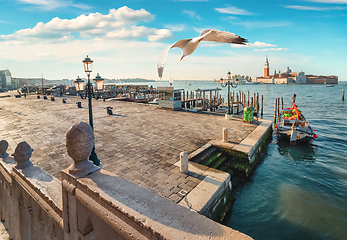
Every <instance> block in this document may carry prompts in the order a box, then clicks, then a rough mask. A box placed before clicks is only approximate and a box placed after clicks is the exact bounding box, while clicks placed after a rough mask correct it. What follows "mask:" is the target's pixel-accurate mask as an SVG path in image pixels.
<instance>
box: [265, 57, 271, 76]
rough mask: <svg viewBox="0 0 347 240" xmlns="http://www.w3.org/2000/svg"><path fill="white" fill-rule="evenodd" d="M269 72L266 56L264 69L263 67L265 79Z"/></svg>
mask: <svg viewBox="0 0 347 240" xmlns="http://www.w3.org/2000/svg"><path fill="white" fill-rule="evenodd" d="M269 72H270V68H269V61H268V59H267V56H266V61H265V67H264V77H265V78H268V77H269Z"/></svg>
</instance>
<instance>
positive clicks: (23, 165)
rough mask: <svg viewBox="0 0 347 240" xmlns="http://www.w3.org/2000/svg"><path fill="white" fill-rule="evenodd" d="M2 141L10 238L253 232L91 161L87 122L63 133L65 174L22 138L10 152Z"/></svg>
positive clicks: (1, 199) (0, 177) (0, 196)
mask: <svg viewBox="0 0 347 240" xmlns="http://www.w3.org/2000/svg"><path fill="white" fill-rule="evenodd" d="M6 144H7V142H6V141H0V217H1V220H2V221H5V227H6V229H8V232H9V235H10V238H11V239H14V240H17V239H66V240H70V239H71V240H75V239H81V240H83V239H85V240H87V239H106V240H107V239H250V238H249V237H248V236H246V235H244V234H242V233H240V232H238V231H235V230H233V229H231V228H228V227H225V226H223V225H220V224H218V223H216V222H214V221H212V220H210V219H209V218H207V217H205V216H202V215H200V214H198V213H197V212H195V211H191V210H189V209H188V208H186V207H183V206H180V205H178V204H176V203H174V202H171V201H170V200H168V199H166V198H164V197H161V196H159V195H157V194H155V193H153V192H151V191H149V190H147V189H144V188H141V187H139V186H137V185H135V184H134V183H132V182H129V181H127V180H125V179H123V178H121V177H119V176H116V175H114V174H112V173H110V172H107V171H105V170H103V169H100V168H99V167H96V166H95V165H93V164H92V163H91V162H90V161H88V156H89V154H90V152H91V150H92V147H93V144H94V135H93V131H92V129H91V128H90V126H89V125H88V124H85V123H79V124H76V125H74V126H73V127H72V128H70V130H69V131H68V133H67V135H66V144H67V146H66V148H67V152H68V154H69V156H70V157H72V159H73V160H74V162H73V164H72V165H71V166H70V167H69V168H68V169H65V170H63V171H62V180H61V181H60V180H58V179H56V178H54V177H52V176H51V175H50V174H48V173H46V172H45V171H43V170H42V169H41V168H39V167H37V166H33V165H32V164H31V162H30V159H29V158H30V156H31V152H32V151H33V149H31V148H30V146H29V145H28V144H27V143H26V142H22V143H20V144H18V146H17V148H16V150H15V152H14V153H13V154H12V156H13V158H12V157H10V156H8V154H7V153H6V149H7V146H8V144H7V145H6Z"/></svg>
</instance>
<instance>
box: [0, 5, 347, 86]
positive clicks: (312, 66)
mask: <svg viewBox="0 0 347 240" xmlns="http://www.w3.org/2000/svg"><path fill="white" fill-rule="evenodd" d="M0 13H1V14H0V29H1V30H0V70H4V69H9V70H10V71H11V73H12V77H15V78H40V77H41V74H43V76H44V77H45V78H46V79H75V78H77V76H81V77H85V76H84V75H85V73H84V71H83V65H82V60H83V59H84V58H85V57H86V55H89V57H90V58H91V59H92V60H93V61H94V67H93V72H92V75H91V76H92V77H94V76H95V75H96V74H97V73H100V75H101V76H102V77H104V78H108V79H117V78H118V79H121V78H144V79H153V80H159V77H158V75H157V69H156V65H157V61H158V57H159V55H160V53H161V52H162V51H163V50H164V49H165V48H166V47H168V46H169V45H170V44H172V43H174V42H176V41H178V40H180V39H183V38H193V37H196V36H198V35H199V34H200V32H201V31H202V30H204V29H218V30H222V31H229V32H233V33H235V34H237V35H239V36H241V37H243V38H246V39H248V41H249V44H248V45H247V46H238V45H230V44H216V43H212V42H202V43H201V45H200V47H199V48H198V49H197V50H196V51H195V52H194V53H193V54H192V55H190V56H188V57H186V58H184V59H183V60H182V61H179V59H180V55H181V52H180V49H178V48H175V49H171V50H170V51H169V54H168V58H167V61H166V64H165V71H164V76H163V80H168V79H169V78H170V77H171V78H172V79H178V80H180V79H182V80H213V79H217V80H218V79H220V78H221V77H222V78H226V73H227V72H228V71H230V72H231V73H232V75H235V74H240V75H249V76H262V75H263V71H264V70H263V69H264V68H263V66H264V61H265V58H266V55H267V56H268V58H269V61H271V70H270V71H272V72H270V74H273V71H274V70H276V71H277V72H278V71H281V72H283V71H285V70H286V68H287V67H288V66H289V67H290V68H291V69H292V70H293V71H294V72H299V71H303V72H305V73H306V74H314V75H336V76H338V77H339V81H346V80H347V69H346V67H345V66H346V56H347V48H346V47H345V46H346V43H347V31H345V30H344V29H345V27H346V25H347V0H306V1H304V0H298V1H295V2H293V1H289V0H285V1H281V2H280V3H279V2H276V1H268V0H264V1H256V0H252V1H243V2H230V1H212V0H167V1H153V0H152V1H121V2H113V3H110V2H109V1H104V0H100V1H97V2H95V1H91V0H85V1H80V0H3V1H1V8H0Z"/></svg>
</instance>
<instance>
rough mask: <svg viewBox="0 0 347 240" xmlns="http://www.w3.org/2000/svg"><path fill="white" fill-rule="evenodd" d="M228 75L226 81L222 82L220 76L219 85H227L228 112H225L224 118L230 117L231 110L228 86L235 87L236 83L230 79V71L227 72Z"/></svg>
mask: <svg viewBox="0 0 347 240" xmlns="http://www.w3.org/2000/svg"><path fill="white" fill-rule="evenodd" d="M227 76H228V81H226V82H224V80H223V78H221V86H222V87H226V86H228V112H227V113H226V114H225V118H226V119H232V110H231V108H230V86H231V87H232V88H236V87H237V84H235V83H234V84H233V82H232V81H231V73H230V71H229V72H228V73H227Z"/></svg>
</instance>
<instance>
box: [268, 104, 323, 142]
mask: <svg viewBox="0 0 347 240" xmlns="http://www.w3.org/2000/svg"><path fill="white" fill-rule="evenodd" d="M275 133H277V134H278V135H279V136H280V137H284V138H287V139H289V141H290V143H291V144H296V143H297V142H310V141H311V140H314V139H316V138H317V137H318V136H317V134H315V130H314V129H313V128H312V127H311V126H310V124H309V122H308V121H307V120H306V118H305V117H304V115H303V114H302V113H301V111H300V110H298V108H297V105H296V104H295V103H292V108H285V109H283V110H282V111H281V112H280V114H279V116H278V120H277V122H276V124H275Z"/></svg>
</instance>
